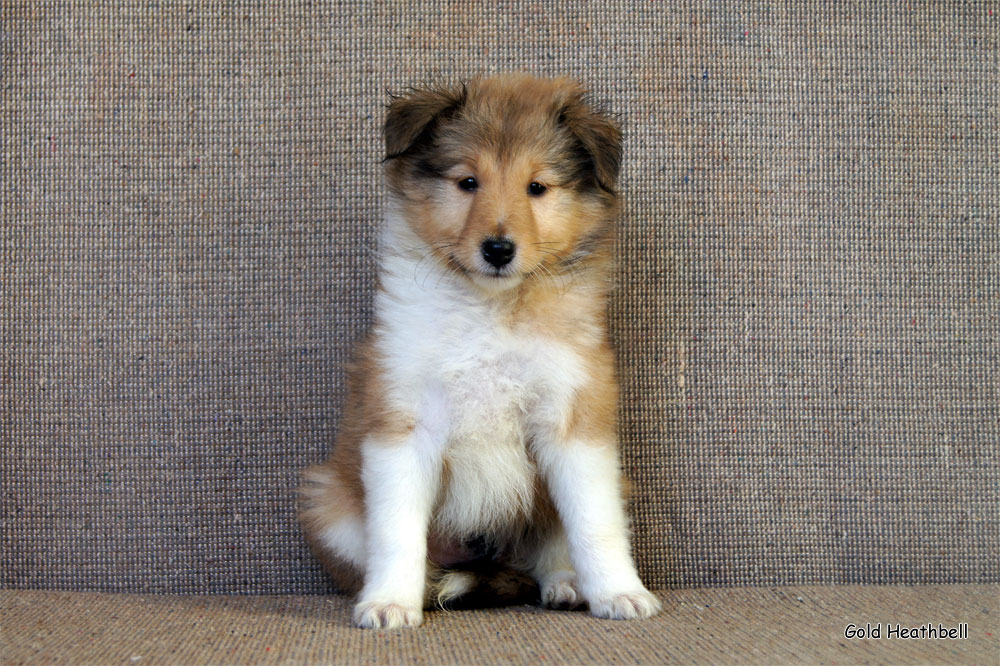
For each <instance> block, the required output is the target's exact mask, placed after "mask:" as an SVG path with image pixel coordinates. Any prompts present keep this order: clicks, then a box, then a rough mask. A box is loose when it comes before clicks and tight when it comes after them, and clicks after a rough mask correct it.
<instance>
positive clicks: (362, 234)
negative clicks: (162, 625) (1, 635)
mask: <svg viewBox="0 0 1000 666" xmlns="http://www.w3.org/2000/svg"><path fill="white" fill-rule="evenodd" d="M997 13H998V8H992V9H991V8H990V5H989V3H978V2H971V3H964V4H950V3H913V4H907V3H899V2H883V3H813V4H810V3H798V2H796V3H759V4H745V5H740V6H739V7H736V6H734V5H733V3H714V2H709V1H707V0H694V1H692V2H685V3H658V2H657V3H653V2H649V3H646V2H572V3H561V2H548V1H540V2H503V3H497V4H481V3H471V2H446V1H444V0H431V1H426V2H414V3H388V2H387V3H381V2H379V3H367V2H361V3H332V2H313V3H307V2H301V3H234V4H232V5H230V4H228V3H225V5H224V4H223V3H175V2H137V1H135V0H127V1H123V2H118V1H115V2H112V1H111V0H103V1H96V2H65V3H64V2H32V3H27V2H9V1H5V2H4V3H3V15H2V23H3V24H2V29H3V41H2V49H3V69H2V95H3V97H2V123H3V125H2V127H3V162H2V166H0V168H2V175H3V184H2V188H3V189H2V191H3V211H2V251H3V256H2V272H0V280H2V289H0V306H2V309H0V324H2V351H0V354H2V389H0V391H2V402H0V409H2V413H0V437H2V441H0V473H2V486H3V490H2V502H3V506H2V512H3V522H2V526H0V530H2V532H0V543H2V544H3V548H2V553H0V584H2V585H4V586H8V587H38V588H73V589H101V590H114V591H152V592H166V591H173V592H227V593H286V594H291V593H312V592H323V591H327V590H329V589H330V587H329V583H328V582H327V580H326V578H325V577H324V576H323V574H322V573H321V571H320V569H319V567H318V565H317V564H316V563H315V562H314V560H313V559H312V557H311V555H310V554H309V552H308V551H307V549H306V547H305V545H304V544H303V541H302V539H301V536H300V534H299V530H298V527H297V525H296V522H295V519H294V496H293V489H294V487H295V486H296V484H297V476H298V472H299V470H300V469H301V468H302V467H304V466H305V465H307V464H309V463H312V462H316V461H318V460H320V459H322V458H323V457H324V456H325V454H326V452H327V451H328V449H329V447H330V446H331V445H332V442H333V439H334V436H335V433H336V429H337V424H338V420H339V417H340V414H341V410H342V400H343V387H344V385H343V379H344V375H343V370H342V368H343V364H344V363H345V362H346V361H347V359H348V358H349V355H350V349H351V346H352V344H353V343H354V342H355V341H356V340H357V339H358V338H359V337H360V336H361V335H362V334H363V332H364V330H365V328H366V325H367V323H368V321H369V319H370V315H371V303H372V289H373V283H374V276H375V260H374V253H375V250H376V230H377V227H378V224H379V216H380V212H379V211H380V205H381V202H382V200H383V189H382V184H381V181H380V165H379V160H380V159H381V157H382V152H381V151H382V146H381V138H380V135H379V131H380V124H381V121H382V117H383V111H384V109H383V104H384V103H385V101H386V99H387V95H386V91H399V90H402V89H403V88H405V87H406V86H408V85H413V84H420V83H425V82H431V81H439V80H457V79H460V78H462V77H467V76H470V75H475V74H480V73H492V72H500V71H509V70H527V71H531V72H534V73H537V74H569V75H573V76H576V77H578V78H580V79H581V80H583V81H584V82H585V83H586V84H587V85H588V86H589V87H590V88H591V89H592V90H593V91H594V95H595V97H597V98H598V99H600V100H603V101H604V102H605V103H606V104H607V106H608V107H609V108H611V109H613V110H614V111H615V112H616V113H617V114H618V115H619V117H620V119H621V122H622V124H623V126H624V130H625V135H626V155H625V163H624V172H623V180H622V193H623V198H624V208H623V211H622V216H621V225H620V231H619V235H618V258H619V269H618V272H617V284H616V289H615V293H614V298H613V302H612V304H611V319H612V324H613V335H614V341H615V343H616V345H617V349H618V355H619V363H620V372H621V382H622V388H623V397H624V400H623V407H622V411H621V425H620V430H621V437H622V448H623V456H624V460H623V465H624V469H625V472H626V474H627V475H628V476H629V477H630V478H631V479H632V481H633V485H634V488H635V496H634V499H633V501H632V503H631V506H630V509H631V511H632V515H633V519H634V531H635V549H636V556H637V561H638V565H639V568H640V571H641V573H642V575H643V577H644V579H645V580H646V581H647V583H648V584H649V585H651V586H652V587H656V588H662V587H688V586H732V585H779V584H793V583H794V584H803V583H834V582H854V583H945V582H991V581H992V582H997V581H1000V559H998V558H997V553H998V552H1000V508H998V507H1000V444H998V442H1000V407H998V405H1000V390H998V371H997V367H998V365H1000V342H998V341H1000V195H998V190H1000V158H998V153H1000V151H998V146H1000V123H998V102H1000V95H998V90H1000V84H998V81H1000V66H998V55H997V54H998V53H1000V44H998V40H997V37H998V35H1000V16H997Z"/></svg>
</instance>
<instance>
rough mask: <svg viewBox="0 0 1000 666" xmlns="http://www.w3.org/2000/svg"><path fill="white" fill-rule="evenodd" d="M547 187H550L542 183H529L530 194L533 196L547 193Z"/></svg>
mask: <svg viewBox="0 0 1000 666" xmlns="http://www.w3.org/2000/svg"><path fill="white" fill-rule="evenodd" d="M547 189H548V188H547V187H545V186H544V185H542V184H541V183H538V182H534V183H532V184H531V185H528V194H530V195H531V196H533V197H540V196H542V195H543V194H545V190H547Z"/></svg>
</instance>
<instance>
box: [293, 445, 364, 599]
mask: <svg viewBox="0 0 1000 666" xmlns="http://www.w3.org/2000/svg"><path fill="white" fill-rule="evenodd" d="M299 495H300V497H301V501H300V510H299V521H300V522H301V523H302V529H303V531H304V532H305V535H306V540H307V541H308V543H309V545H310V546H311V547H312V549H313V552H314V553H315V554H316V556H317V558H318V559H319V561H320V562H321V563H322V564H323V567H324V568H325V569H326V570H327V572H328V573H329V574H330V576H331V577H332V578H333V581H334V584H335V585H336V587H337V590H338V591H340V592H342V593H344V594H355V593H357V592H358V590H360V589H361V582H362V580H363V578H364V570H365V524H364V515H363V512H362V508H361V501H360V500H359V499H358V498H357V497H356V496H355V494H354V493H352V492H350V484H346V483H344V482H343V481H342V480H341V479H340V478H339V477H338V475H337V472H336V470H335V469H334V468H333V467H332V466H331V465H329V464H325V465H316V466H314V467H310V468H309V469H307V470H306V471H305V473H304V474H303V485H302V487H301V488H299Z"/></svg>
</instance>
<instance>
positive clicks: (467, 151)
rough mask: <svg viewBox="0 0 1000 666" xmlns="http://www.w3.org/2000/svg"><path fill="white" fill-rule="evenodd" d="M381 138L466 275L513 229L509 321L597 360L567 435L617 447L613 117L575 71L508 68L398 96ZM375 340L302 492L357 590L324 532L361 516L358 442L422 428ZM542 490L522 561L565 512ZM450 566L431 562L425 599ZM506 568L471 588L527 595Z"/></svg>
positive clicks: (406, 187) (348, 585) (435, 246)
mask: <svg viewBox="0 0 1000 666" xmlns="http://www.w3.org/2000/svg"><path fill="white" fill-rule="evenodd" d="M385 140H386V164H385V173H386V180H387V183H388V186H389V189H390V191H391V192H392V193H393V194H394V196H395V197H396V198H397V199H398V201H399V202H400V205H401V207H402V212H403V216H404V217H405V219H406V220H407V222H408V223H409V225H410V226H411V228H412V229H413V230H414V231H415V232H416V233H417V234H418V236H419V237H420V238H421V239H422V240H423V241H424V242H426V243H427V244H428V245H429V246H430V247H431V249H432V251H433V253H434V255H435V258H436V259H437V261H439V262H440V263H441V264H442V265H444V266H447V267H449V268H451V269H452V270H453V271H455V272H456V273H457V274H459V275H462V276H468V275H470V274H472V273H473V272H475V270H476V268H475V266H476V264H475V262H476V258H477V255H478V254H479V253H480V246H481V243H482V242H483V239H484V238H486V237H490V236H499V235H505V236H509V237H511V238H514V239H516V241H517V248H518V253H519V259H520V261H522V262H523V264H522V272H523V273H524V274H525V279H524V280H523V281H522V282H521V284H520V285H519V286H517V287H515V288H512V289H510V290H508V291H505V292H502V293H498V294H496V295H495V298H496V299H497V301H498V302H499V304H500V306H501V307H502V308H503V310H504V312H505V314H506V320H507V323H508V324H509V325H510V326H511V327H512V328H520V327H523V328H525V329H527V330H530V331H532V332H535V333H537V334H539V335H543V336H551V337H552V338H553V339H556V340H559V341H560V342H562V343H566V344H570V345H572V346H573V347H575V348H576V349H577V350H578V351H579V352H580V354H581V356H583V357H584V358H586V359H587V360H588V364H589V368H588V369H589V376H590V378H591V380H590V383H589V385H588V386H587V387H586V389H585V390H583V391H581V392H580V393H579V395H578V396H577V399H576V403H575V405H574V409H573V412H572V414H571V417H570V418H569V419H568V420H567V422H566V423H565V426H564V431H565V432H564V434H566V435H579V436H581V437H582V438H584V439H586V440H588V441H593V442H601V443H603V442H606V443H608V445H613V443H614V441H615V430H616V428H615V415H616V411H617V400H618V389H617V384H616V379H615V371H614V359H613V354H612V352H611V348H610V346H609V344H608V342H607V330H606V329H607V325H606V314H605V307H606V298H607V291H608V284H609V273H610V263H611V245H612V238H613V222H614V219H615V217H616V214H617V197H616V193H615V181H616V179H617V176H618V170H619V166H620V163H621V135H620V132H619V130H618V128H617V126H616V125H615V123H614V122H613V121H611V120H610V119H609V118H608V117H607V116H606V115H604V114H602V113H600V112H598V111H595V110H594V109H593V108H592V106H590V105H589V104H588V102H587V99H586V96H585V93H584V91H583V90H582V89H581V88H580V86H579V85H578V84H577V83H575V82H573V81H571V80H569V79H555V80H544V79H534V78H532V77H528V76H507V77H499V78H495V79H482V80H474V81H471V82H469V83H467V84H464V85H460V86H453V87H439V88H429V89H420V90H413V91H411V92H410V93H409V94H406V95H403V96H400V97H396V98H394V99H393V100H392V101H391V103H390V105H389V108H388V114H387V118H386V123H385ZM470 166H471V167H474V169H475V173H476V178H477V179H478V180H479V182H480V183H481V184H482V194H481V196H476V197H474V198H473V200H472V201H471V202H469V201H466V200H463V199H461V198H459V197H456V196H455V195H454V192H455V190H456V183H457V182H458V181H459V180H461V179H462V178H464V177H466V176H467V175H468V170H469V167H470ZM535 181H537V182H539V183H541V184H542V185H544V186H545V187H546V188H547V190H546V192H545V194H544V196H543V197H537V198H536V197H533V196H532V195H531V194H530V193H529V192H528V189H527V187H528V184H529V183H531V182H535ZM373 335H376V336H377V335H378V331H377V330H375V331H373ZM371 340H372V339H371V338H369V340H368V341H366V342H365V343H363V344H362V345H361V346H360V348H359V349H358V355H357V362H356V363H355V364H354V365H353V366H352V367H351V368H350V370H349V380H348V399H347V403H346V405H345V410H344V418H343V421H342V423H341V424H340V431H339V434H338V438H337V443H336V446H335V447H334V449H333V453H332V455H331V457H330V458H329V460H327V461H326V462H325V463H322V464H320V465H317V466H314V467H312V468H310V469H309V470H307V471H306V472H305V485H304V486H303V488H302V490H301V495H302V503H301V522H302V525H303V528H304V530H305V532H306V534H307V535H309V537H310V540H311V542H312V543H313V545H314V549H315V550H316V552H317V553H318V554H319V555H320V556H321V559H322V561H323V562H324V564H325V565H326V566H327V568H328V569H329V570H330V572H331V574H332V575H333V577H334V580H335V582H336V584H337V585H338V587H339V588H340V589H342V590H344V591H347V592H355V591H357V590H358V588H359V587H360V584H361V582H362V581H361V575H360V572H359V571H358V570H357V569H356V568H355V567H352V566H350V565H345V564H344V563H343V562H340V561H339V560H338V559H337V558H335V557H330V555H329V553H326V552H325V551H324V550H323V548H322V546H321V545H320V544H318V542H317V535H318V534H319V533H321V532H322V531H323V530H325V529H326V528H328V527H330V526H331V525H335V524H336V523H337V522H338V521H339V520H341V519H343V517H345V516H362V515H363V514H364V506H365V500H364V495H365V493H364V487H363V484H362V482H361V475H360V470H361V455H360V448H361V443H362V441H363V440H364V439H365V438H366V437H367V436H369V435H373V434H376V435H379V436H380V439H382V440H385V441H390V442H391V441H401V440H402V439H404V438H405V437H406V436H407V435H408V434H409V433H410V432H411V431H412V430H413V428H414V425H415V423H414V415H413V414H403V413H398V412H396V411H394V410H392V409H390V408H389V407H387V406H386V404H385V401H384V396H385V392H384V390H383V388H382V379H381V375H382V369H381V365H380V363H381V359H379V358H378V356H377V355H376V354H375V349H374V345H373V344H372V341H371ZM445 477H447V470H445ZM445 482H446V479H445ZM538 497H539V501H538V502H537V505H536V506H535V507H534V512H533V515H531V516H525V519H526V520H525V524H524V526H523V528H522V529H521V530H520V534H518V535H513V536H512V537H511V539H510V542H509V543H508V544H507V545H508V548H507V549H506V550H505V551H504V552H503V553H500V554H499V555H503V556H505V557H507V558H508V559H509V560H510V561H511V562H513V563H515V564H516V561H517V560H518V557H519V552H521V551H522V550H523V549H524V548H530V541H531V539H532V534H533V533H537V530H547V529H551V528H552V526H553V525H555V524H557V523H558V517H557V516H556V514H555V510H554V509H553V507H552V503H551V501H549V500H548V499H547V493H546V492H545V490H544V488H540V492H539V493H538ZM429 538H430V540H431V541H447V540H448V538H449V537H448V536H447V535H438V534H431V535H430V537H429ZM522 542H523V544H522ZM524 544H527V545H524ZM457 545H458V547H461V544H457ZM494 574H496V575H494ZM441 575H442V572H441V569H440V568H439V567H438V566H437V564H436V563H435V562H433V561H432V562H431V566H430V567H429V574H428V581H429V585H428V600H429V601H430V600H433V599H434V598H435V597H434V594H435V591H434V585H435V584H436V583H435V581H437V580H439V579H440V577H441ZM505 576H506V574H503V573H502V572H501V573H496V572H494V573H493V574H491V575H490V576H488V577H486V578H483V579H482V580H481V584H480V585H479V586H478V587H477V588H476V589H477V593H476V594H475V595H471V594H470V597H475V599H476V603H481V601H482V599H481V596H482V595H481V593H482V592H483V590H489V589H494V588H497V589H499V588H501V587H503V588H504V589H509V590H515V591H516V593H512V594H511V596H513V597H516V598H517V599H522V600H523V598H524V596H525V591H524V587H523V585H521V584H520V583H518V584H516V585H508V586H506V587H504V586H502V585H500V583H499V581H500V580H505ZM487 579H489V580H494V582H493V583H489V582H488V581H487ZM514 580H520V579H518V578H516V577H515V579H514ZM494 591H496V590H494ZM495 596H496V595H495ZM499 596H500V597H503V596H504V595H503V594H499Z"/></svg>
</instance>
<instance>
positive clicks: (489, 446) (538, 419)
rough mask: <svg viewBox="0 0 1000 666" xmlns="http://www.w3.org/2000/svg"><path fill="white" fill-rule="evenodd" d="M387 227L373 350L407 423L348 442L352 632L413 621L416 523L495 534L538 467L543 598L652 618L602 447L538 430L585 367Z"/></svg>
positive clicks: (565, 407) (422, 536) (561, 406)
mask: <svg viewBox="0 0 1000 666" xmlns="http://www.w3.org/2000/svg"><path fill="white" fill-rule="evenodd" d="M387 222H388V223H387V225H386V231H385V234H384V236H383V238H382V251H383V261H382V270H381V274H380V280H381V286H382V290H381V291H380V292H379V294H378V296H377V298H376V324H375V325H376V349H377V352H378V354H379V357H380V365H381V367H382V368H383V373H384V375H383V378H384V379H385V389H386V391H387V395H386V399H387V401H388V403H389V404H390V405H391V406H392V407H393V408H394V409H395V410H396V411H397V412H398V413H400V414H403V415H406V416H407V417H412V419H413V421H414V423H416V428H415V429H414V431H413V432H412V433H411V435H410V436H409V437H407V438H405V439H403V440H402V441H398V442H366V443H365V445H364V446H363V447H362V459H363V472H362V480H363V483H364V486H365V494H366V515H367V523H366V526H365V531H366V535H367V538H366V544H367V551H366V561H367V566H366V567H365V585H364V588H363V589H362V592H361V595H360V600H359V603H358V605H357V607H356V609H355V618H356V620H357V621H358V623H359V624H361V625H362V626H368V627H394V626H407V625H413V624H419V623H420V621H421V617H422V616H421V614H420V606H421V601H422V595H423V586H424V580H425V557H426V542H427V533H428V529H429V527H430V526H432V525H433V526H434V528H435V529H436V530H438V531H440V532H444V533H451V534H453V535H456V536H467V535H472V534H481V533H484V532H490V531H493V532H495V533H498V534H502V533H503V530H504V529H505V528H506V527H509V526H510V525H511V524H512V523H513V521H515V520H516V519H517V518H518V517H519V516H520V515H522V514H524V513H526V512H527V510H528V509H529V508H530V506H531V504H532V502H533V501H534V497H533V493H534V488H535V480H536V477H537V476H538V475H539V474H540V473H541V474H542V476H543V478H544V479H545V480H546V481H547V483H548V484H549V490H550V493H551V494H552V496H553V499H554V500H555V502H556V505H557V508H558V510H559V513H560V515H561V517H562V519H563V522H564V525H565V528H566V536H565V537H564V536H563V535H562V534H561V533H558V532H557V534H555V535H554V536H553V537H551V538H552V539H553V540H552V542H551V543H547V544H541V545H540V547H539V551H538V553H537V561H536V562H537V563H536V566H535V571H534V572H533V573H535V575H536V578H538V579H539V581H540V582H541V584H542V587H543V595H544V597H545V601H546V602H547V603H550V604H552V605H573V604H576V603H578V602H579V601H580V600H581V599H578V598H577V597H578V595H577V591H578V590H579V592H580V594H581V595H582V597H583V599H586V600H587V601H589V602H590V604H591V610H592V612H593V613H594V614H596V615H600V616H604V617H615V618H627V617H645V616H648V615H650V614H652V613H653V612H655V609H656V607H657V604H658V602H657V601H656V600H655V598H653V597H652V596H651V595H650V594H649V593H648V592H646V590H645V588H643V586H642V584H641V583H640V582H639V578H638V576H637V575H636V571H635V566H634V565H633V563H632V559H631V555H630V553H629V545H628V530H627V525H626V520H625V513H624V508H623V506H622V501H621V497H620V492H619V479H618V461H617V460H616V459H615V454H614V447H613V446H607V445H605V446H600V445H598V446H594V445H592V443H587V442H560V441H557V439H556V438H555V436H554V435H553V434H552V433H556V432H561V431H562V430H563V426H564V424H565V423H566V422H567V419H568V418H569V416H570V410H571V407H572V404H573V399H574V396H575V393H576V391H577V390H579V389H580V387H581V386H582V385H583V384H584V383H585V381H586V379H587V377H586V375H585V370H584V368H585V364H584V362H583V361H584V359H582V358H580V357H579V356H578V353H577V352H575V351H574V350H573V348H572V347H570V346H569V345H567V344H562V343H560V342H558V341H555V340H552V339H551V338H546V337H543V336H541V335H539V334H538V333H536V332H533V331H531V330H528V329H525V330H517V329H514V328H511V327H510V326H509V325H507V324H506V323H505V322H504V321H503V320H502V319H501V317H500V312H499V310H498V309H497V307H496V305H495V301H494V300H493V298H491V294H490V293H489V292H488V291H485V290H480V289H477V288H476V287H474V286H473V285H471V284H470V283H469V282H468V281H467V280H465V279H463V278H461V277H460V276H458V275H456V274H454V273H452V272H451V271H449V270H448V269H446V268H444V267H442V266H440V265H439V264H438V263H437V261H435V260H434V259H433V257H431V256H430V250H429V249H428V248H427V247H426V246H425V245H424V244H423V243H422V242H421V241H420V239H419V238H418V237H417V236H416V235H415V234H414V233H413V232H412V231H411V230H410V229H409V228H408V227H407V225H406V224H405V222H404V221H403V220H402V219H400V218H399V217H398V215H396V214H392V213H390V215H389V217H388V220H387ZM528 441H532V442H534V443H535V444H534V446H535V450H534V451H532V452H531V453H532V454H534V458H535V459H537V460H538V461H539V462H538V464H539V466H540V467H541V469H536V466H535V463H534V462H532V456H531V455H529V451H528V450H527V447H526V442H528ZM604 444H606V443H604ZM445 465H446V466H447V469H448V477H447V483H446V484H444V487H442V483H441V481H442V478H441V476H440V472H441V469H442V468H443V467H444V466H445ZM567 537H568V546H567ZM570 559H571V560H572V563H570V561H569V560H570ZM574 566H575V568H576V572H577V574H576V576H577V577H576V579H574V572H573V567H574ZM455 582H456V584H457V583H458V582H459V581H458V580H457V579H456V581H455Z"/></svg>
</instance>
